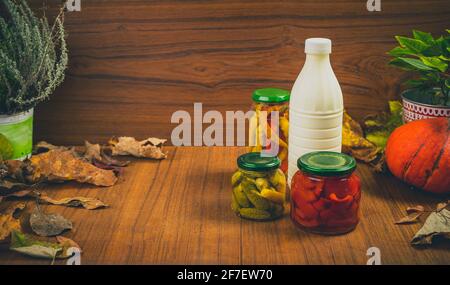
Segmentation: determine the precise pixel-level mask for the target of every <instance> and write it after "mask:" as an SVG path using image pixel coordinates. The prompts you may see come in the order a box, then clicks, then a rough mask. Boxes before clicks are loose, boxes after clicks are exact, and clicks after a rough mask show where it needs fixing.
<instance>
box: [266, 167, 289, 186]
mask: <svg viewBox="0 0 450 285" xmlns="http://www.w3.org/2000/svg"><path fill="white" fill-rule="evenodd" d="M269 181H270V183H271V184H272V185H274V186H277V185H278V184H280V183H283V182H284V183H285V184H286V177H285V176H284V173H283V171H281V170H280V169H277V170H276V171H275V172H274V173H273V174H272V175H270V177H269Z"/></svg>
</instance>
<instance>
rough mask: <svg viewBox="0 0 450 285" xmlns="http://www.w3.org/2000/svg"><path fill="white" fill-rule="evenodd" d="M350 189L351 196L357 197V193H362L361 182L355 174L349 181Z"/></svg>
mask: <svg viewBox="0 0 450 285" xmlns="http://www.w3.org/2000/svg"><path fill="white" fill-rule="evenodd" d="M348 188H349V190H350V193H349V194H350V195H352V196H355V195H356V194H357V193H359V192H361V181H360V179H359V177H358V176H357V175H355V174H354V173H353V174H352V175H351V176H350V177H349V179H348Z"/></svg>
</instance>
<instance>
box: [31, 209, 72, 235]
mask: <svg viewBox="0 0 450 285" xmlns="http://www.w3.org/2000/svg"><path fill="white" fill-rule="evenodd" d="M30 226H31V229H32V230H33V232H35V233H36V234H37V235H40V236H45V237H48V236H57V235H59V234H61V233H62V232H63V231H65V230H70V229H72V222H71V221H69V220H67V219H66V218H64V217H63V216H61V215H60V214H45V213H44V212H42V210H41V209H40V208H39V205H37V206H36V207H35V208H34V210H33V212H32V213H31V216H30Z"/></svg>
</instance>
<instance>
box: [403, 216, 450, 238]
mask: <svg viewBox="0 0 450 285" xmlns="http://www.w3.org/2000/svg"><path fill="white" fill-rule="evenodd" d="M437 237H442V238H444V239H450V211H448V210H446V209H442V210H441V211H440V212H431V214H430V215H429V216H428V218H427V220H426V221H425V223H424V225H423V226H422V228H421V229H420V230H419V231H418V232H417V233H416V234H415V235H414V237H413V239H412V240H411V244H413V245H430V244H432V243H433V242H434V240H435V239H436V238H437Z"/></svg>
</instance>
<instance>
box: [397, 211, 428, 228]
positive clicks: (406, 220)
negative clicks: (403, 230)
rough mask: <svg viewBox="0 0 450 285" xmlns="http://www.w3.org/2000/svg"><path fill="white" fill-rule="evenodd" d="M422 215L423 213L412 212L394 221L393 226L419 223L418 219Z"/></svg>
mask: <svg viewBox="0 0 450 285" xmlns="http://www.w3.org/2000/svg"><path fill="white" fill-rule="evenodd" d="M422 214H423V212H413V213H411V214H409V215H407V216H405V217H403V218H401V219H400V220H398V221H396V222H395V224H397V225H404V224H413V223H417V222H419V221H420V220H419V217H420V216H421V215H422Z"/></svg>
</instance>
